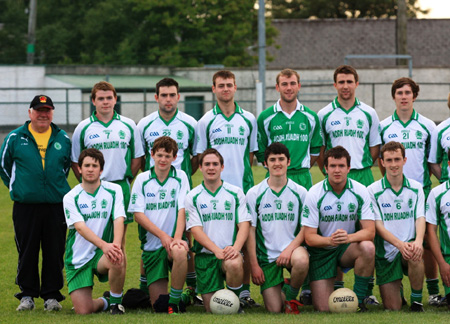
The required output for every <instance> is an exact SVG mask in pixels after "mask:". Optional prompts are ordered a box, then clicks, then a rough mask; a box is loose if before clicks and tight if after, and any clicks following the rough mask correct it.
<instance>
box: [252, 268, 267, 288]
mask: <svg viewBox="0 0 450 324" xmlns="http://www.w3.org/2000/svg"><path fill="white" fill-rule="evenodd" d="M251 268H252V269H251V271H252V282H253V283H254V284H255V285H258V286H261V285H262V284H263V283H264V282H265V281H266V279H265V278H264V272H263V271H262V269H261V267H260V266H259V265H255V266H252V267H251Z"/></svg>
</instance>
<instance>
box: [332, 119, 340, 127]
mask: <svg viewBox="0 0 450 324" xmlns="http://www.w3.org/2000/svg"><path fill="white" fill-rule="evenodd" d="M340 124H341V122H340V121H339V120H333V121H332V122H331V126H337V125H340Z"/></svg>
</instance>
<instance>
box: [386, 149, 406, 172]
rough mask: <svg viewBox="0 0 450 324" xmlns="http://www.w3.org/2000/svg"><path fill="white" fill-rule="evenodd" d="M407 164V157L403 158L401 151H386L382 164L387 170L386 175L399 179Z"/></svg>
mask: <svg viewBox="0 0 450 324" xmlns="http://www.w3.org/2000/svg"><path fill="white" fill-rule="evenodd" d="M405 163H406V157H403V156H402V152H401V151H400V150H395V151H386V152H384V154H383V159H381V164H382V165H383V167H384V168H385V169H386V174H387V175H388V176H390V177H398V176H401V175H402V174H403V166H404V165H405Z"/></svg>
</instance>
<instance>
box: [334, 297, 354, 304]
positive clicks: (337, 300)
mask: <svg viewBox="0 0 450 324" xmlns="http://www.w3.org/2000/svg"><path fill="white" fill-rule="evenodd" d="M354 300H355V297H353V296H343V297H334V298H333V302H334V303H345V302H352V301H354Z"/></svg>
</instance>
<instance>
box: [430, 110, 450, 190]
mask: <svg viewBox="0 0 450 324" xmlns="http://www.w3.org/2000/svg"><path fill="white" fill-rule="evenodd" d="M449 148H450V118H448V119H446V120H444V121H443V122H442V123H440V124H439V125H438V126H437V127H436V129H435V130H434V131H433V133H431V148H430V155H429V157H428V162H430V163H442V173H441V179H439V181H440V182H441V183H442V182H445V181H447V180H448V179H449V174H450V167H449V166H448V149H449Z"/></svg>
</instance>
